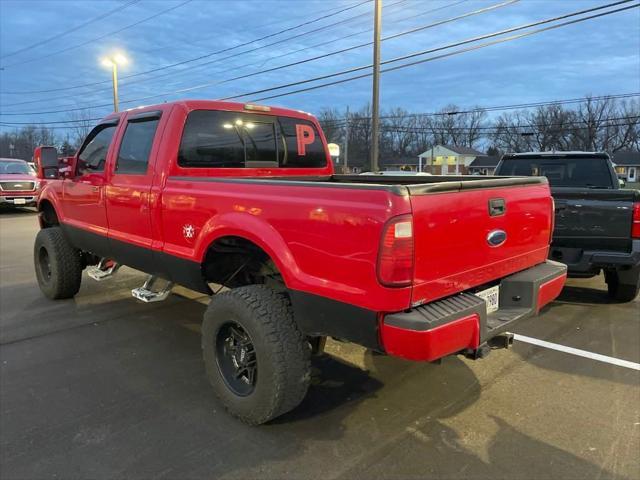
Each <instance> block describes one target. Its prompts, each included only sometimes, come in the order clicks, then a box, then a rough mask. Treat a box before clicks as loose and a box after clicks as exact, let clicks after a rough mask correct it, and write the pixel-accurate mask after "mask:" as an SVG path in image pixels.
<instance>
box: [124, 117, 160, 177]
mask: <svg viewBox="0 0 640 480" xmlns="http://www.w3.org/2000/svg"><path fill="white" fill-rule="evenodd" d="M159 121H160V119H159V118H157V117H154V118H145V119H140V120H130V121H129V123H128V124H127V129H126V131H125V132H124V136H123V137H122V143H121V144H120V152H119V153H118V161H117V164H116V173H122V174H133V175H144V174H145V173H147V167H148V165H149V154H150V153H151V147H152V146H153V138H154V137H155V135H156V129H157V128H158V122H159Z"/></svg>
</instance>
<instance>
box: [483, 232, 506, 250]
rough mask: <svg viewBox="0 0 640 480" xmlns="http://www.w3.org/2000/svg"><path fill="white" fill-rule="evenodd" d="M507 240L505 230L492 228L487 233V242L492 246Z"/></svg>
mask: <svg viewBox="0 0 640 480" xmlns="http://www.w3.org/2000/svg"><path fill="white" fill-rule="evenodd" d="M506 240H507V232H505V231H504V230H492V231H490V232H489V234H488V235H487V243H488V244H489V245H490V246H492V247H499V246H500V245H502V244H503V243H504V242H505V241H506Z"/></svg>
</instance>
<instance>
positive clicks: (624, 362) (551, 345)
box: [513, 333, 640, 370]
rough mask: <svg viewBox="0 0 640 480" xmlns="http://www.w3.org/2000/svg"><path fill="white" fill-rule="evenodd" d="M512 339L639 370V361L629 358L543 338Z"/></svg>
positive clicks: (518, 337) (523, 337)
mask: <svg viewBox="0 0 640 480" xmlns="http://www.w3.org/2000/svg"><path fill="white" fill-rule="evenodd" d="M513 339H514V340H517V341H519V342H524V343H530V344H531V345H537V346H539V347H544V348H550V349H551V350H558V351H559V352H565V353H569V354H571V355H577V356H578V357H585V358H590V359H591V360H595V361H597V362H604V363H610V364H612V365H617V366H619V367H624V368H630V369H632V370H640V363H635V362H630V361H629V360H622V359H620V358H615V357H608V356H606V355H600V354H599V353H593V352H588V351H587V350H580V349H578V348H573V347H565V346H564V345H558V344H557V343H551V342H545V341H544V340H538V339H537V338H531V337H526V336H524V335H518V334H517V333H516V334H514V336H513Z"/></svg>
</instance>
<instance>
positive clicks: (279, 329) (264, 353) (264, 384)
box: [202, 285, 311, 425]
mask: <svg viewBox="0 0 640 480" xmlns="http://www.w3.org/2000/svg"><path fill="white" fill-rule="evenodd" d="M202 351H203V356H204V363H205V367H206V370H207V376H208V377H209V381H210V382H211V385H212V386H213V389H214V391H215V394H216V396H217V397H218V399H219V400H220V402H221V403H222V404H223V405H224V407H225V408H226V409H227V410H228V411H229V412H230V413H231V414H232V415H234V416H236V417H238V418H239V419H241V420H242V421H244V422H246V423H248V424H251V425H259V424H261V423H265V422H267V421H269V420H271V419H273V418H275V417H278V416H280V415H282V414H283V413H286V412H288V411H290V410H292V409H293V408H295V407H296V406H297V405H298V404H299V403H300V402H301V401H302V399H303V398H304V396H305V395H306V393H307V388H308V386H309V378H310V375H309V370H310V351H311V349H310V346H309V344H308V342H307V340H306V338H305V337H304V335H303V334H302V333H301V332H300V330H299V329H298V326H297V325H296V323H295V321H294V319H293V312H292V310H291V305H290V303H289V300H288V298H287V297H286V296H285V295H283V294H281V293H278V292H276V291H274V290H272V289H270V288H268V287H265V286H262V285H250V286H246V287H240V288H236V289H234V290H230V291H228V292H225V293H222V294H219V295H216V296H214V297H213V298H212V299H211V303H210V304H209V307H208V308H207V311H206V313H205V315H204V320H203V323H202Z"/></svg>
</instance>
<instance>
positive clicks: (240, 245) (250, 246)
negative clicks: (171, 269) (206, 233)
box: [202, 236, 286, 290]
mask: <svg viewBox="0 0 640 480" xmlns="http://www.w3.org/2000/svg"><path fill="white" fill-rule="evenodd" d="M202 272H203V274H204V276H205V279H206V281H207V282H209V283H217V284H219V285H224V286H225V287H228V288H236V287H241V286H244V285H253V284H265V285H267V286H269V287H272V288H274V289H276V290H284V289H285V288H286V287H285V283H284V280H283V278H282V275H281V274H280V271H279V270H278V267H277V266H276V264H275V263H274V262H273V260H272V259H271V257H270V256H269V254H267V252H265V251H264V250H263V249H262V248H261V247H259V246H258V245H256V244H255V243H253V242H252V241H250V240H247V239H245V238H242V237H235V236H228V237H221V238H218V239H217V240H216V241H215V242H213V243H212V244H211V245H210V246H209V248H208V249H207V253H206V255H205V259H204V262H203V264H202Z"/></svg>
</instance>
